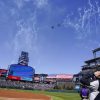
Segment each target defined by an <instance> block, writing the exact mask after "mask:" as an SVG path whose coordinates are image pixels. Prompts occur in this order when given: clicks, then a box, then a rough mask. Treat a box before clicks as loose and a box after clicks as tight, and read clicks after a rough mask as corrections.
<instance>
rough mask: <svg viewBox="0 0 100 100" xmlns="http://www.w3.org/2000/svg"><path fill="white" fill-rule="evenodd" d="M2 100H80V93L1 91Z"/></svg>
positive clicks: (0, 99) (0, 98)
mask: <svg viewBox="0 0 100 100" xmlns="http://www.w3.org/2000/svg"><path fill="white" fill-rule="evenodd" d="M0 100H80V97H79V94H78V93H61V92H46V91H34V90H30V91H29V90H14V89H0Z"/></svg>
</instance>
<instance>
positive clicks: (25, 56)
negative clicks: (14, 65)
mask: <svg viewBox="0 0 100 100" xmlns="http://www.w3.org/2000/svg"><path fill="white" fill-rule="evenodd" d="M28 62H29V57H28V52H25V51H22V52H21V56H20V57H19V59H18V64H20V65H25V66H28Z"/></svg>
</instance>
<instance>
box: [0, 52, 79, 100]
mask: <svg viewBox="0 0 100 100" xmlns="http://www.w3.org/2000/svg"><path fill="white" fill-rule="evenodd" d="M28 62H29V57H28V52H24V51H22V52H21V55H20V57H19V59H18V64H11V65H10V66H9V67H8V69H0V100H66V99H70V100H75V98H74V97H76V100H78V99H80V97H79V95H78V93H77V91H76V90H75V89H74V87H75V85H74V82H73V75H72V74H50V75H49V74H37V73H35V69H34V68H33V67H31V66H29V65H28ZM72 94H73V95H72Z"/></svg>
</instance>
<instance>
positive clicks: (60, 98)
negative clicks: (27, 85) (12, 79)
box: [14, 89, 81, 100]
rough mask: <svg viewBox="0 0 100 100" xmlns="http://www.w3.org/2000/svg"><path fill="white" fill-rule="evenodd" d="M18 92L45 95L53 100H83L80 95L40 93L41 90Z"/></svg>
mask: <svg viewBox="0 0 100 100" xmlns="http://www.w3.org/2000/svg"><path fill="white" fill-rule="evenodd" d="M14 90H15V89H14ZM16 91H26V92H32V93H36V94H45V95H48V96H50V97H52V100H81V98H80V96H79V94H78V93H68V92H64V93H62V92H47V91H39V90H38V91H37V90H19V89H16Z"/></svg>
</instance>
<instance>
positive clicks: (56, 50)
mask: <svg viewBox="0 0 100 100" xmlns="http://www.w3.org/2000/svg"><path fill="white" fill-rule="evenodd" d="M52 27H53V28H52ZM99 27H100V1H99V0H0V46H1V48H0V68H7V67H8V65H10V64H12V63H17V59H18V57H19V55H20V53H21V51H22V50H24V51H27V52H29V57H30V62H29V65H30V66H33V67H34V68H35V70H36V73H49V74H54V73H69V74H70V73H71V74H74V73H78V72H79V71H80V69H81V66H82V65H84V61H85V60H88V59H91V58H92V57H93V55H92V52H91V50H93V49H95V48H97V47H100V37H99V36H100V28H99Z"/></svg>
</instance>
